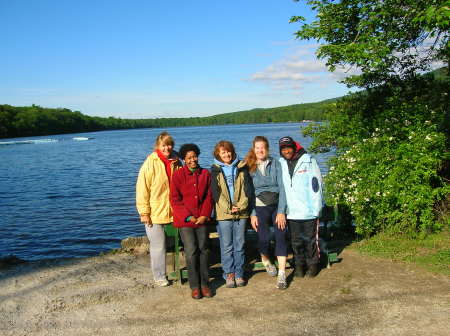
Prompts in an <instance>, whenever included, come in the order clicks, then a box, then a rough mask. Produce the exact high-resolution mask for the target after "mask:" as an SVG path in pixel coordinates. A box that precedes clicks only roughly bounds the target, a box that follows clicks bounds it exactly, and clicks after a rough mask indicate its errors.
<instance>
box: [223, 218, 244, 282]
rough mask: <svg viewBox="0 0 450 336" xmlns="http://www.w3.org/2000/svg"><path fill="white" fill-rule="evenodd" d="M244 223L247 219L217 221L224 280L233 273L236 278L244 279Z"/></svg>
mask: <svg viewBox="0 0 450 336" xmlns="http://www.w3.org/2000/svg"><path fill="white" fill-rule="evenodd" d="M246 223H247V218H242V219H235V220H234V219H230V220H222V221H218V225H217V232H218V233H219V241H220V257H221V262H222V269H223V276H224V278H225V279H226V275H227V274H229V273H234V274H235V277H236V278H243V277H244V263H245V251H244V243H245V224H246Z"/></svg>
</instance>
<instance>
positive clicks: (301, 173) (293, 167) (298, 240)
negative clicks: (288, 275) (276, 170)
mask: <svg viewBox="0 0 450 336" xmlns="http://www.w3.org/2000/svg"><path fill="white" fill-rule="evenodd" d="M279 147H280V154H281V158H280V163H281V170H282V175H283V185H284V190H285V193H286V203H287V209H286V216H287V222H288V227H289V232H290V235H291V244H292V250H293V251H294V259H295V272H294V275H295V276H296V277H303V276H305V269H307V271H306V276H307V277H315V276H316V275H317V273H318V271H319V267H318V265H319V258H320V250H319V236H318V232H319V217H320V212H321V210H322V207H323V196H322V175H321V173H320V169H319V166H318V164H317V161H316V159H314V158H313V157H312V156H311V155H309V154H307V153H306V151H305V150H304V149H303V147H302V146H300V144H299V143H297V142H295V141H294V140H293V139H292V138H291V137H288V136H286V137H283V138H281V139H280V140H279Z"/></svg>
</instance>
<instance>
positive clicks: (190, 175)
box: [170, 144, 212, 299]
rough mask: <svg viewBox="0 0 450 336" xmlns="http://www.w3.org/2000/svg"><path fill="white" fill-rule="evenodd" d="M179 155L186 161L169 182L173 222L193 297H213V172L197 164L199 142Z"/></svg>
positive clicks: (184, 149) (188, 146) (185, 147)
mask: <svg viewBox="0 0 450 336" xmlns="http://www.w3.org/2000/svg"><path fill="white" fill-rule="evenodd" d="M179 155H180V158H182V159H183V160H184V163H185V165H184V166H183V168H181V169H179V170H177V171H176V172H175V173H174V174H173V177H172V184H171V186H170V203H171V205H172V209H173V225H174V226H175V227H177V228H180V235H181V239H182V241H183V245H184V253H185V257H186V264H187V268H188V278H189V286H190V287H191V290H192V293H191V296H192V298H194V299H200V298H201V297H202V296H204V297H212V293H211V289H210V288H209V261H208V257H209V246H208V243H209V230H208V226H207V223H208V221H209V220H210V216H211V212H212V194H211V187H210V185H211V175H210V173H209V171H208V170H206V169H203V168H201V167H200V166H199V164H198V156H199V155H200V149H199V148H198V146H197V145H195V144H184V145H182V146H181V148H180V150H179Z"/></svg>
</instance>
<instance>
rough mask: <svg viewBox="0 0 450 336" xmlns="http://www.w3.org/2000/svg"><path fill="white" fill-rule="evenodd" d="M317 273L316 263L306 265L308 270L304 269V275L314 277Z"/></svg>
mask: <svg viewBox="0 0 450 336" xmlns="http://www.w3.org/2000/svg"><path fill="white" fill-rule="evenodd" d="M317 273H319V267H318V266H317V264H313V265H310V266H309V267H308V271H306V277H308V278H314V277H315V276H316V275H317Z"/></svg>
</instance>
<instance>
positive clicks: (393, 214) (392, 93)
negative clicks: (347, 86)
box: [304, 78, 450, 236]
mask: <svg viewBox="0 0 450 336" xmlns="http://www.w3.org/2000/svg"><path fill="white" fill-rule="evenodd" d="M447 84H448V83H446V82H445V81H443V82H442V81H436V80H433V78H416V79H415V81H414V82H410V83H401V84H399V85H398V86H390V87H379V88H377V89H374V90H370V91H363V92H359V93H356V94H352V95H350V96H348V97H346V98H344V99H342V100H341V101H339V102H337V103H335V104H333V106H331V107H330V110H329V111H328V114H327V117H328V120H329V123H326V124H324V125H321V126H319V127H314V126H311V127H309V128H307V129H305V130H304V133H305V135H313V136H314V142H313V146H312V149H313V150H316V151H324V150H330V149H333V148H334V149H335V150H336V153H337V155H336V156H335V157H334V158H332V159H331V160H330V162H329V165H330V171H329V173H328V175H327V176H326V177H325V183H326V189H327V198H328V200H327V201H328V203H329V204H333V205H341V206H344V207H347V208H348V209H349V210H350V213H351V215H352V216H353V219H354V222H355V224H356V232H357V233H358V234H360V235H362V236H369V235H372V234H375V233H379V232H388V233H405V234H408V235H410V236H414V235H417V234H419V235H424V234H427V233H430V232H435V231H438V230H440V229H441V228H442V225H443V222H442V221H438V220H437V218H436V211H435V206H436V204H438V203H439V202H440V201H441V200H443V199H444V198H445V196H446V195H448V194H449V193H450V186H449V185H448V184H446V183H445V179H444V176H441V175H440V173H439V172H440V170H441V168H442V166H443V164H444V162H445V160H448V159H449V153H448V151H447V148H448V138H447V135H448V128H447V126H446V122H448V108H447V106H448V105H447V104H448V96H447V92H446V89H445V87H446V86H447Z"/></svg>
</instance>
